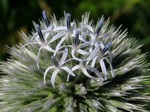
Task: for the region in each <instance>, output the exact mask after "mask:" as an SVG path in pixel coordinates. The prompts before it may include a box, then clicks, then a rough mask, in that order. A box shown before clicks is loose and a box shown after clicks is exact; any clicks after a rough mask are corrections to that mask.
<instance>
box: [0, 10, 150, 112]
mask: <svg viewBox="0 0 150 112" xmlns="http://www.w3.org/2000/svg"><path fill="white" fill-rule="evenodd" d="M34 26H35V31H33V32H32V35H26V34H24V33H21V36H22V38H23V40H24V43H22V44H21V45H18V46H14V47H12V48H10V54H11V58H10V59H9V60H8V61H7V62H1V65H0V70H1V71H2V73H3V74H5V75H3V76H2V78H1V79H0V100H1V102H0V109H1V110H0V112H99V111H101V112H128V111H129V112H137V111H138V112H146V110H145V109H144V107H145V105H146V104H147V102H149V100H150V98H149V97H148V96H146V95H145V93H144V92H143V90H144V89H146V88H145V87H144V86H145V85H144V84H142V82H143V81H145V80H146V78H147V77H148V76H147V73H148V71H149V70H148V64H147V63H146V62H145V54H141V53H140V50H139V48H140V46H139V45H136V40H135V39H131V38H128V37H127V32H126V31H123V32H122V31H121V30H120V27H119V28H115V27H113V26H109V20H107V21H104V17H101V19H100V20H98V22H97V24H96V25H95V24H94V22H93V21H90V20H89V13H85V15H83V16H82V19H81V22H79V21H78V22H76V21H72V19H71V14H69V13H67V14H66V13H65V18H64V19H61V20H59V21H57V20H56V18H55V16H53V17H52V19H51V20H49V19H48V18H47V16H46V13H45V12H43V21H40V25H38V24H36V23H34Z"/></svg>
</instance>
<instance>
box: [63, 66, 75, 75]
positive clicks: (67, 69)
mask: <svg viewBox="0 0 150 112" xmlns="http://www.w3.org/2000/svg"><path fill="white" fill-rule="evenodd" d="M61 69H63V70H65V71H66V72H67V73H69V74H71V75H72V76H75V74H74V73H73V72H72V71H71V70H70V69H69V68H68V67H67V66H63V67H61Z"/></svg>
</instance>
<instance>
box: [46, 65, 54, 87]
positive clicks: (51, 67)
mask: <svg viewBox="0 0 150 112" xmlns="http://www.w3.org/2000/svg"><path fill="white" fill-rule="evenodd" d="M54 68H55V66H50V67H48V68H47V69H46V70H45V72H44V85H45V83H46V75H47V73H48V72H49V70H51V69H54Z"/></svg>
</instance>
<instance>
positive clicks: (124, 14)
mask: <svg viewBox="0 0 150 112" xmlns="http://www.w3.org/2000/svg"><path fill="white" fill-rule="evenodd" d="M149 6H150V1H149V0H24V1H21V0H0V18H1V21H0V33H1V34H0V60H5V59H6V58H7V57H8V54H7V53H6V52H7V51H6V45H7V46H12V45H14V44H17V43H19V42H20V41H21V38H20V37H19V35H18V31H24V32H26V33H30V31H31V29H32V28H33V25H32V21H36V22H38V20H39V18H41V12H42V10H46V12H47V13H48V16H49V17H51V15H52V14H53V13H55V15H56V17H57V18H60V17H62V16H63V14H64V11H66V12H70V13H71V14H72V18H76V19H81V18H80V17H81V14H84V12H85V11H89V12H90V13H91V17H92V18H93V20H95V21H96V20H97V19H98V18H100V17H101V16H102V15H104V16H105V18H108V17H110V21H111V23H113V24H114V25H115V26H117V27H118V26H119V25H122V29H123V30H125V29H126V28H127V29H128V32H129V35H130V36H131V37H136V38H137V39H139V43H140V44H143V45H144V46H143V47H142V52H149V49H150V22H149V20H150V13H149ZM148 59H150V53H148Z"/></svg>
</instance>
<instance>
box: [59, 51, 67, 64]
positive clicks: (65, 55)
mask: <svg viewBox="0 0 150 112" xmlns="http://www.w3.org/2000/svg"><path fill="white" fill-rule="evenodd" d="M67 56H68V48H65V51H64V53H63V55H62V57H61V59H60V66H61V65H62V64H64V63H65V60H66V59H67Z"/></svg>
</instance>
